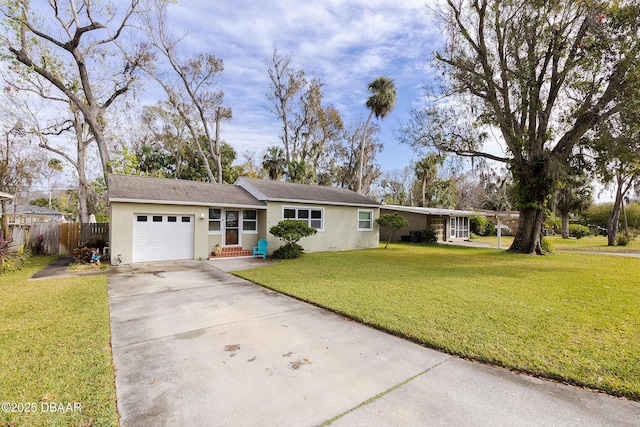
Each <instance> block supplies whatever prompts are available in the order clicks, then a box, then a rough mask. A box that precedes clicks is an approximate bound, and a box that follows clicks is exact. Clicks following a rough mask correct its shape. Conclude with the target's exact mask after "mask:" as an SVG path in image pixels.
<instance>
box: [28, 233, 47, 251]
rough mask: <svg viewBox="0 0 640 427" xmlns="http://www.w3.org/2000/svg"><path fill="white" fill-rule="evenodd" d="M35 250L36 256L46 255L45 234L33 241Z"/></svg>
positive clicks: (39, 235)
mask: <svg viewBox="0 0 640 427" xmlns="http://www.w3.org/2000/svg"><path fill="white" fill-rule="evenodd" d="M31 249H32V250H33V254H34V255H44V254H45V253H44V234H42V233H40V234H38V235H37V236H36V238H35V239H34V241H33V247H32V248H31Z"/></svg>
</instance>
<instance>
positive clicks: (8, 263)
mask: <svg viewBox="0 0 640 427" xmlns="http://www.w3.org/2000/svg"><path fill="white" fill-rule="evenodd" d="M9 246H11V240H7V239H5V238H4V236H3V235H2V233H0V272H1V273H6V272H8V271H14V270H18V269H20V267H21V266H22V263H23V261H24V256H23V254H21V253H11V252H9Z"/></svg>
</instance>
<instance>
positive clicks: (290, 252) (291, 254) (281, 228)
mask: <svg viewBox="0 0 640 427" xmlns="http://www.w3.org/2000/svg"><path fill="white" fill-rule="evenodd" d="M317 232H318V230H316V229H315V228H312V227H309V225H307V223H305V222H302V221H297V220H295V219H285V220H283V221H280V222H279V223H278V224H276V225H274V226H273V227H271V228H270V229H269V233H271V234H273V235H274V236H276V237H279V238H280V240H282V241H284V242H285V244H284V245H283V246H282V247H280V248H278V249H276V250H275V251H274V252H273V255H272V256H273V257H274V258H279V259H292V258H298V257H299V256H300V255H302V252H303V251H304V249H303V248H302V246H300V245H298V244H297V243H298V240H300V239H302V238H303V237H308V236H312V235H314V234H316V233H317Z"/></svg>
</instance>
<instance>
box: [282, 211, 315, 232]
mask: <svg viewBox="0 0 640 427" xmlns="http://www.w3.org/2000/svg"><path fill="white" fill-rule="evenodd" d="M282 217H283V218H284V219H296V220H298V221H302V222H304V223H305V224H307V225H308V226H309V227H311V228H315V229H316V230H320V231H321V230H323V228H324V211H323V209H321V208H291V207H286V208H284V209H283V211H282Z"/></svg>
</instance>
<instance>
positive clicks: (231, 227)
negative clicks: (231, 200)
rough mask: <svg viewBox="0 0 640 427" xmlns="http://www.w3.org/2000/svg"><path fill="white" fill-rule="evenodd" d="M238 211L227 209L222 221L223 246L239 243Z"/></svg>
mask: <svg viewBox="0 0 640 427" xmlns="http://www.w3.org/2000/svg"><path fill="white" fill-rule="evenodd" d="M239 216H240V211H227V212H226V220H225V223H224V244H225V246H237V245H239V244H240V227H239V225H240V218H239Z"/></svg>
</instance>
